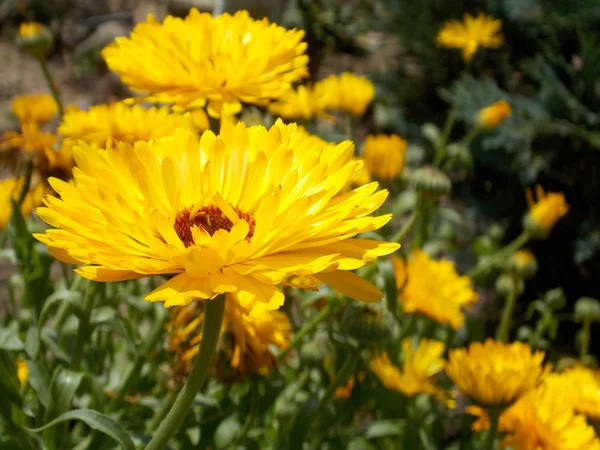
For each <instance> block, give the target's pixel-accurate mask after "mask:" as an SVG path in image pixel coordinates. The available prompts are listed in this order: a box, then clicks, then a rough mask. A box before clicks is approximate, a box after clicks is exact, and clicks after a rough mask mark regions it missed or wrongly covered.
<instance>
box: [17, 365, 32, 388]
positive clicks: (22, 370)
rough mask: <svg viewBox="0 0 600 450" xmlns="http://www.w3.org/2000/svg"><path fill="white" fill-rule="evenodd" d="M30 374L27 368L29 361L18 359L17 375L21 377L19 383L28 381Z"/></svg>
mask: <svg viewBox="0 0 600 450" xmlns="http://www.w3.org/2000/svg"><path fill="white" fill-rule="evenodd" d="M28 375H29V371H28V370H27V362H25V360H24V359H23V358H19V359H17V377H18V378H19V383H21V386H23V385H24V384H25V383H27V377H28Z"/></svg>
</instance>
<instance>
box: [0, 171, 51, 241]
mask: <svg viewBox="0 0 600 450" xmlns="http://www.w3.org/2000/svg"><path fill="white" fill-rule="evenodd" d="M22 188H23V178H6V179H4V180H0V230H3V229H4V228H5V227H6V225H7V224H8V222H9V220H10V217H11V216H12V200H17V199H18V198H19V195H20V194H21V189H22ZM46 193H47V192H46V189H45V186H44V185H43V184H42V183H38V184H37V185H35V186H34V187H32V188H31V189H30V190H29V192H28V193H27V195H26V196H25V200H24V201H23V204H22V205H21V214H23V217H25V218H27V217H29V216H30V215H31V212H32V211H33V208H35V207H37V206H39V205H41V204H42V197H43V196H44V194H46Z"/></svg>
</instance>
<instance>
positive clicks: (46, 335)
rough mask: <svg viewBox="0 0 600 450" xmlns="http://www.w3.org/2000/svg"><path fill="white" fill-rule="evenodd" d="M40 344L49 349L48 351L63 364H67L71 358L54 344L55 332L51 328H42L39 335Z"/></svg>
mask: <svg viewBox="0 0 600 450" xmlns="http://www.w3.org/2000/svg"><path fill="white" fill-rule="evenodd" d="M41 338H42V342H43V343H44V344H46V346H47V347H48V348H49V349H50V351H51V352H52V353H53V354H54V356H56V357H57V358H58V359H61V360H62V361H64V362H67V363H68V362H69V361H70V360H71V358H69V355H67V354H66V353H65V351H64V350H63V349H62V348H61V347H60V345H58V343H57V342H56V331H55V330H53V329H51V328H43V329H42V334H41Z"/></svg>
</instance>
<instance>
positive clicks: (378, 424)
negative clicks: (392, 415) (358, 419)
mask: <svg viewBox="0 0 600 450" xmlns="http://www.w3.org/2000/svg"><path fill="white" fill-rule="evenodd" d="M405 426H406V422H405V421H404V420H401V419H400V420H377V421H375V422H373V423H371V425H369V428H367V431H366V432H365V438H367V439H377V438H381V437H387V436H401V435H402V434H403V432H404V428H405Z"/></svg>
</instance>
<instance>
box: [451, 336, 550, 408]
mask: <svg viewBox="0 0 600 450" xmlns="http://www.w3.org/2000/svg"><path fill="white" fill-rule="evenodd" d="M543 360H544V353H543V352H532V351H531V348H530V347H529V346H528V345H527V344H523V343H521V342H514V343H512V344H506V343H504V342H496V341H493V340H491V339H488V340H486V341H485V342H484V343H480V342H474V343H472V344H471V345H469V347H468V348H463V349H458V350H452V351H450V353H449V356H448V365H447V366H446V374H447V375H448V376H449V377H450V378H451V379H452V381H453V382H454V384H456V386H457V387H458V389H459V390H460V391H461V392H462V393H463V394H465V395H466V396H467V397H469V398H470V399H471V400H472V401H473V402H474V403H476V404H478V405H481V406H485V407H505V406H508V405H510V404H511V403H512V402H514V401H515V400H517V399H518V398H519V397H520V396H521V395H523V394H524V393H526V392H527V391H529V390H531V389H533V388H535V387H536V386H537V384H538V383H539V382H540V380H541V378H542V376H543V374H544V368H543V366H542V362H543Z"/></svg>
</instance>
